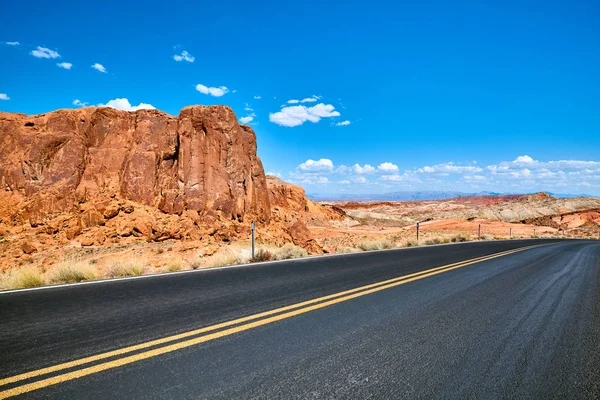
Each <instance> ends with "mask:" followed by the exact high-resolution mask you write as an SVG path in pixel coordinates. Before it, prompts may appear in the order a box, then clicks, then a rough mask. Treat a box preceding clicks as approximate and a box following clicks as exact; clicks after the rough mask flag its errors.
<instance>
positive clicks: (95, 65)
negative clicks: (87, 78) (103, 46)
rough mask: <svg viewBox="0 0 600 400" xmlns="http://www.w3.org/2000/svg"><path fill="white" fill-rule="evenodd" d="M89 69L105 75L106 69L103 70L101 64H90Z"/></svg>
mask: <svg viewBox="0 0 600 400" xmlns="http://www.w3.org/2000/svg"><path fill="white" fill-rule="evenodd" d="M91 67H92V68H94V69H95V70H96V71H100V72H103V73H106V68H104V65H102V64H98V63H95V64H92V65H91Z"/></svg>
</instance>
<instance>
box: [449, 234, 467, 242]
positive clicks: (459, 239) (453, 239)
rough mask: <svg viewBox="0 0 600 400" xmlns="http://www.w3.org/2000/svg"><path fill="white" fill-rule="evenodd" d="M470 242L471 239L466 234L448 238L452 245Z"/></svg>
mask: <svg viewBox="0 0 600 400" xmlns="http://www.w3.org/2000/svg"><path fill="white" fill-rule="evenodd" d="M470 240H471V238H470V237H469V235H467V234H466V233H459V234H458V235H454V236H452V237H451V238H450V241H451V242H452V243H461V242H468V241H470Z"/></svg>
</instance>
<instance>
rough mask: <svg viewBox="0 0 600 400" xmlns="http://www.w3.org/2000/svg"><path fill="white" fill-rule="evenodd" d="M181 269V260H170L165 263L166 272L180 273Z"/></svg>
mask: <svg viewBox="0 0 600 400" xmlns="http://www.w3.org/2000/svg"><path fill="white" fill-rule="evenodd" d="M181 268H183V266H182V265H181V260H178V259H177V260H170V261H169V262H168V263H167V272H177V271H181Z"/></svg>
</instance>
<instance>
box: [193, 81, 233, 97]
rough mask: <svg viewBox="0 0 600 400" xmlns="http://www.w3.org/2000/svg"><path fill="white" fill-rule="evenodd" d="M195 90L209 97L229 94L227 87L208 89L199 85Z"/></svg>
mask: <svg viewBox="0 0 600 400" xmlns="http://www.w3.org/2000/svg"><path fill="white" fill-rule="evenodd" d="M196 90H197V91H199V92H200V93H202V94H208V95H211V96H214V97H221V96H223V95H224V94H226V93H228V92H229V89H227V86H219V87H208V86H205V85H202V84H201V83H199V84H197V85H196Z"/></svg>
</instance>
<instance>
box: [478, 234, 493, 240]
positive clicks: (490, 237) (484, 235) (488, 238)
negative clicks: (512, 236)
mask: <svg viewBox="0 0 600 400" xmlns="http://www.w3.org/2000/svg"><path fill="white" fill-rule="evenodd" d="M481 240H494V236H492V235H490V234H489V233H484V234H483V235H481Z"/></svg>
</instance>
